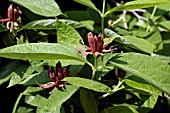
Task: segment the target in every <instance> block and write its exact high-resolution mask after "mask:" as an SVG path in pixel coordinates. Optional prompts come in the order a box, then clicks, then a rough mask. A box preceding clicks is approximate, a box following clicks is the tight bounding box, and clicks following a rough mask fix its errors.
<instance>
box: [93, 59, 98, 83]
mask: <svg viewBox="0 0 170 113" xmlns="http://www.w3.org/2000/svg"><path fill="white" fill-rule="evenodd" d="M96 71H97V57H96V56H94V70H93V74H92V80H93V79H94V78H95V74H96Z"/></svg>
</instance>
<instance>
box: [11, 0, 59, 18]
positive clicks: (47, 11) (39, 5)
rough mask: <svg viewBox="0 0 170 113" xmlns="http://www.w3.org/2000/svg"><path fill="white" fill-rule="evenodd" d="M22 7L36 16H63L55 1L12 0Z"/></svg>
mask: <svg viewBox="0 0 170 113" xmlns="http://www.w3.org/2000/svg"><path fill="white" fill-rule="evenodd" d="M10 1H11V2H14V3H16V4H18V5H21V6H23V7H25V8H27V9H29V10H30V11H32V12H33V13H35V14H39V15H42V16H46V17H54V16H58V15H60V14H62V12H61V11H60V8H59V6H58V4H57V3H56V2H55V1H54V0H10Z"/></svg>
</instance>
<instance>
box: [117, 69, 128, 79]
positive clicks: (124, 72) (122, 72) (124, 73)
mask: <svg viewBox="0 0 170 113" xmlns="http://www.w3.org/2000/svg"><path fill="white" fill-rule="evenodd" d="M117 76H118V77H119V78H124V77H125V76H126V71H124V70H122V69H118V72H117Z"/></svg>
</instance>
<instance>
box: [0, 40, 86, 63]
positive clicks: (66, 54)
mask: <svg viewBox="0 0 170 113" xmlns="http://www.w3.org/2000/svg"><path fill="white" fill-rule="evenodd" d="M0 56H1V57H6V58H11V59H23V60H47V59H48V60H76V61H79V62H84V63H85V62H87V61H86V60H85V59H84V58H83V57H82V56H81V55H80V54H79V53H78V52H77V50H75V49H74V48H72V47H69V46H64V45H61V44H52V43H27V44H19V45H14V46H11V47H7V48H4V49H1V50H0Z"/></svg>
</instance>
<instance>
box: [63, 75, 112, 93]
mask: <svg viewBox="0 0 170 113" xmlns="http://www.w3.org/2000/svg"><path fill="white" fill-rule="evenodd" d="M63 81H67V82H68V83H70V84H73V85H76V86H80V87H84V88H87V89H90V90H94V91H97V92H110V91H111V88H110V87H108V86H106V85H104V84H102V83H100V82H97V81H93V80H90V79H85V78H79V77H66V78H64V79H63Z"/></svg>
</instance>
